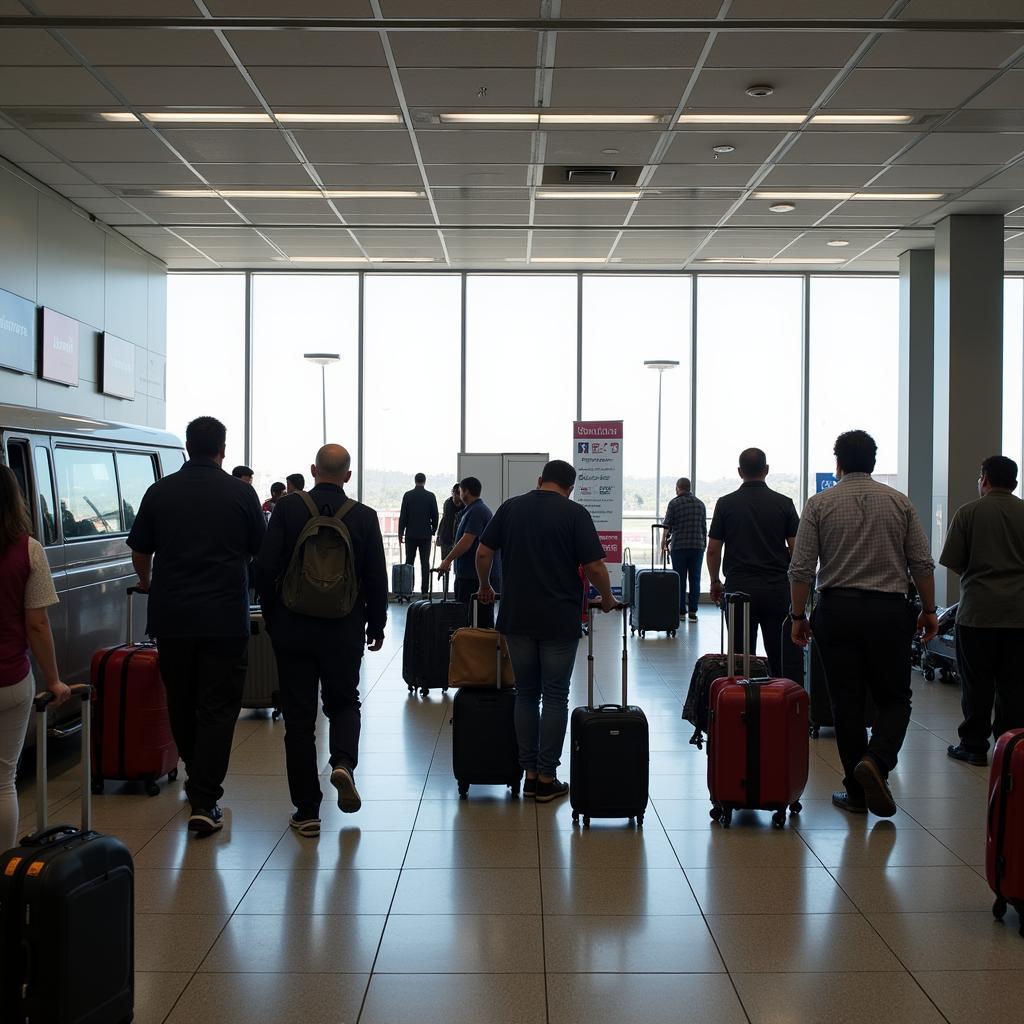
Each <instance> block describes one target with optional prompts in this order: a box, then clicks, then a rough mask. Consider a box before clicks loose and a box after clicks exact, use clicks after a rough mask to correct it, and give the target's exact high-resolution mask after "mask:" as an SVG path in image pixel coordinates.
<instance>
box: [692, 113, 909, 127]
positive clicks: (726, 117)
mask: <svg viewBox="0 0 1024 1024" xmlns="http://www.w3.org/2000/svg"><path fill="white" fill-rule="evenodd" d="M807 120H808V115H807V114H756V113H749V114H737V113H733V114H680V116H679V118H678V120H677V121H676V124H803V122H804V121H807ZM913 120H914V115H913V114H815V115H814V116H813V117H810V119H809V123H810V124H909V123H910V122H911V121H913Z"/></svg>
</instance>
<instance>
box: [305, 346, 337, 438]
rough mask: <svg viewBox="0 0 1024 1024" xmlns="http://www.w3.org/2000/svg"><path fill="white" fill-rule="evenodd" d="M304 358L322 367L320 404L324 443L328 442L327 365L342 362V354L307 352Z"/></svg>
mask: <svg viewBox="0 0 1024 1024" xmlns="http://www.w3.org/2000/svg"><path fill="white" fill-rule="evenodd" d="M302 358H303V359H306V360H308V361H309V362H311V363H316V365H317V366H319V367H320V404H321V408H322V410H323V423H324V440H323V443H324V444H327V367H328V366H330V365H331V363H340V362H341V356H340V355H339V354H338V353H337V352H305V353H303V356H302Z"/></svg>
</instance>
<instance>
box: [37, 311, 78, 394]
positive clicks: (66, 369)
mask: <svg viewBox="0 0 1024 1024" xmlns="http://www.w3.org/2000/svg"><path fill="white" fill-rule="evenodd" d="M40 375H41V376H42V377H43V379H44V380H52V381H55V382H56V383H58V384H66V385H67V386H68V387H72V388H77V387H78V321H77V320H72V319H71V317H69V316H65V315H64V314H63V313H58V312H57V311H56V310H55V309H47V308H46V307H44V308H43V344H42V369H41V371H40Z"/></svg>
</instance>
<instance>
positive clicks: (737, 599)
mask: <svg viewBox="0 0 1024 1024" xmlns="http://www.w3.org/2000/svg"><path fill="white" fill-rule="evenodd" d="M725 605H726V609H727V613H728V619H729V644H728V648H727V649H726V670H725V671H726V674H727V675H729V676H733V677H734V676H735V675H736V606H737V605H741V606H742V607H743V678H744V679H749V678H750V650H749V648H750V595H749V594H740V593H736V594H726V595H725Z"/></svg>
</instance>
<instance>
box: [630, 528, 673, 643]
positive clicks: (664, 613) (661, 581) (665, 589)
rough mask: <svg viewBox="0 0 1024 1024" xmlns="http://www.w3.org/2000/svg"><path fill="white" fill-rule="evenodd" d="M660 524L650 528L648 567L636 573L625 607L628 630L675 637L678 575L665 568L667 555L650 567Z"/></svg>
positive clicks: (663, 553) (642, 635) (642, 633)
mask: <svg viewBox="0 0 1024 1024" xmlns="http://www.w3.org/2000/svg"><path fill="white" fill-rule="evenodd" d="M664 529H665V527H664V526H662V525H661V524H660V523H654V524H653V525H652V526H651V568H650V569H641V570H640V571H639V572H637V574H636V590H635V593H634V595H633V603H632V604H631V605H630V608H629V629H630V632H632V633H639V634H640V636H641V637H644V636H646V634H647V632H648V630H650V631H652V632H655V633H658V632H662V633H668V635H669V636H675V635H676V631H677V630H678V629H679V594H680V590H679V585H680V584H679V573H677V572H675V571H674V570H673V569H670V568H669V567H668V555H667V554H666V553H665V552H664V551H663V552H662V553H661V568H660V569H656V568H655V567H654V559H655V554H654V552H655V550H656V549H657V547H658V545H657V543H656V539H657V533H658V530H664Z"/></svg>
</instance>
